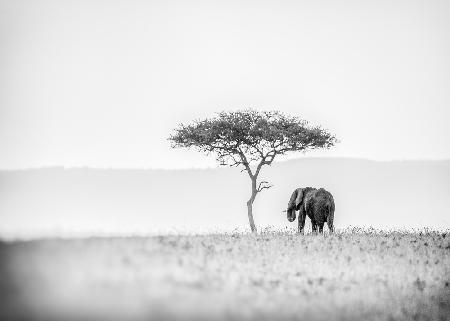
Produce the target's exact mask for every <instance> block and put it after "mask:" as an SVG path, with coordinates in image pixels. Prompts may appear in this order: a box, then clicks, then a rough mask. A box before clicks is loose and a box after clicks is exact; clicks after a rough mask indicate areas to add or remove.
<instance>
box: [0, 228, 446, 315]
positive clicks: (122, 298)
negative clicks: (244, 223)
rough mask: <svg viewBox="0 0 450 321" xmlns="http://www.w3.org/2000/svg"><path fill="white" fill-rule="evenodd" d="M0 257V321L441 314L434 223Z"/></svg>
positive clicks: (26, 247)
mask: <svg viewBox="0 0 450 321" xmlns="http://www.w3.org/2000/svg"><path fill="white" fill-rule="evenodd" d="M0 258H1V261H0V262H1V263H0V273H1V274H0V277H1V279H0V287H1V303H0V304H1V309H0V318H1V319H2V320H3V319H13V320H30V319H33V320H366V321H367V320H450V285H449V283H450V235H449V234H447V233H443V232H433V231H422V232H395V231H394V232H383V231H374V230H358V229H352V230H346V231H339V232H338V233H337V234H336V235H334V236H328V235H325V236H313V235H305V236H303V237H302V236H297V235H295V234H294V233H293V232H292V231H290V230H286V231H270V230H266V231H263V232H262V233H260V234H259V235H257V236H253V235H250V234H245V233H229V234H212V235H184V236H183V235H179V236H175V235H172V236H160V237H129V238H89V239H71V240H62V239H61V240H60V239H51V240H39V241H29V242H12V243H1V246H0Z"/></svg>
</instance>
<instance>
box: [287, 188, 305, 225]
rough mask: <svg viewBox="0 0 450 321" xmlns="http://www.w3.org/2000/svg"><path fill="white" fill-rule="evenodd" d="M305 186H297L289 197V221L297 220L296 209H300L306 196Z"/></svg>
mask: <svg viewBox="0 0 450 321" xmlns="http://www.w3.org/2000/svg"><path fill="white" fill-rule="evenodd" d="M304 194H305V193H304V192H303V188H297V189H295V190H294V192H293V193H292V195H291V198H290V199H289V203H288V208H287V211H286V213H287V219H288V221H289V222H293V221H295V217H296V215H295V211H296V210H299V209H300V206H301V204H302V202H303V196H304Z"/></svg>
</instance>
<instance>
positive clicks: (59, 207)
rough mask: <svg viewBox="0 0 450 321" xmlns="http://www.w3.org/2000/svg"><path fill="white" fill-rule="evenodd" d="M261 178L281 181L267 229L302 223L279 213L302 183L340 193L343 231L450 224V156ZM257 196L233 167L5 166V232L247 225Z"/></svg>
mask: <svg viewBox="0 0 450 321" xmlns="http://www.w3.org/2000/svg"><path fill="white" fill-rule="evenodd" d="M261 179H264V180H268V181H269V182H271V183H272V184H274V187H273V188H272V189H270V190H268V191H264V192H263V193H262V194H260V195H258V197H257V199H256V203H255V220H256V223H257V225H258V226H259V227H264V226H268V225H273V226H275V227H285V226H290V227H295V226H296V225H295V224H293V223H288V222H287V220H286V218H285V215H284V213H282V212H281V211H282V210H284V209H285V206H286V204H287V201H288V199H289V196H290V194H291V192H292V190H293V189H294V188H296V187H301V186H316V187H319V186H320V187H325V188H326V189H328V190H329V191H331V192H332V193H333V195H334V197H335V202H336V214H335V215H336V226H337V227H338V228H340V227H341V228H342V227H345V226H349V225H357V226H369V225H371V226H374V227H384V228H420V227H423V226H428V227H433V228H448V227H450V218H449V217H450V216H449V214H450V213H449V210H448V205H447V204H448V197H449V196H450V161H389V162H376V161H369V160H361V159H350V158H304V159H297V160H290V161H285V162H279V163H274V164H273V165H272V167H268V168H264V169H263V171H262V175H261ZM249 194H250V184H249V179H248V177H247V175H246V174H245V173H241V172H240V171H239V170H237V169H235V168H232V169H230V168H220V169H186V170H154V169H152V170H140V169H89V168H73V169H64V168H62V167H61V168H59V167H56V168H42V169H29V170H14V171H0V236H3V237H15V236H41V235H52V236H58V235H66V234H67V233H69V234H70V233H75V234H76V233H79V234H90V233H113V234H114V233H117V234H124V233H125V234H126V233H133V232H135V233H147V232H148V233H154V232H158V231H171V230H172V231H194V230H214V229H233V228H236V227H237V228H246V227H247V215H246V207H245V201H246V200H247V198H248V197H249ZM30 213H33V215H31V216H30ZM30 217H31V219H30ZM307 226H308V227H309V221H308V222H307Z"/></svg>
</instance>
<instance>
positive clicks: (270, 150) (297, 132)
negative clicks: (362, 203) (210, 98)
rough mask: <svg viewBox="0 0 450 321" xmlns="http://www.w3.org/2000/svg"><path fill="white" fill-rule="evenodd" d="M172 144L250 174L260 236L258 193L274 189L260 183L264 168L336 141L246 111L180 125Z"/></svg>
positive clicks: (272, 115)
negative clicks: (279, 158)
mask: <svg viewBox="0 0 450 321" xmlns="http://www.w3.org/2000/svg"><path fill="white" fill-rule="evenodd" d="M169 141H171V143H172V147H173V148H176V147H185V148H192V147H193V148H196V149H197V150H199V151H201V152H204V153H206V154H207V155H210V154H213V155H215V156H216V159H217V161H218V162H219V164H220V165H222V166H230V167H241V168H242V171H246V172H247V174H248V176H249V177H250V180H251V184H252V189H251V196H250V199H249V200H248V201H247V213H248V220H249V223H250V228H251V230H252V232H256V226H255V222H254V220H253V202H254V201H255V198H256V195H258V193H260V192H262V191H263V190H265V189H268V188H270V187H272V185H270V184H269V183H268V182H267V181H258V175H259V174H260V172H261V168H262V167H263V166H264V165H269V166H270V165H271V164H272V162H273V160H274V159H275V157H276V156H277V155H284V154H286V153H288V152H297V151H307V150H311V149H316V148H330V147H331V146H333V145H334V144H335V143H336V138H335V136H334V135H332V134H330V133H329V132H327V131H326V130H324V129H322V128H321V127H319V126H310V125H309V124H308V122H307V121H305V120H303V119H300V118H298V117H293V116H287V115H285V114H283V113H281V112H279V111H256V110H253V109H246V110H238V111H234V112H221V113H219V114H218V115H217V116H216V117H214V118H210V119H205V120H197V121H194V122H193V123H192V124H189V125H183V124H180V125H179V127H178V128H177V129H175V132H174V133H173V134H172V135H171V136H170V137H169Z"/></svg>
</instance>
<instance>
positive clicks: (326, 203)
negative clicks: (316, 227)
mask: <svg viewBox="0 0 450 321" xmlns="http://www.w3.org/2000/svg"><path fill="white" fill-rule="evenodd" d="M314 207H315V211H314V212H315V216H316V217H315V219H316V221H317V222H318V223H323V222H326V221H327V220H328V216H330V215H333V214H334V199H333V195H331V193H330V192H328V191H327V190H325V189H324V188H319V189H318V190H317V191H316V192H315V195H314Z"/></svg>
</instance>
